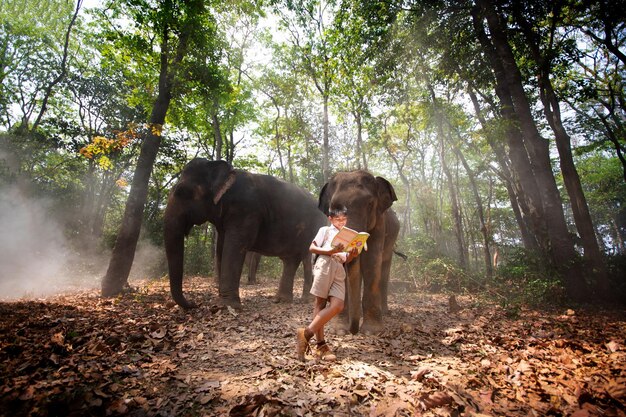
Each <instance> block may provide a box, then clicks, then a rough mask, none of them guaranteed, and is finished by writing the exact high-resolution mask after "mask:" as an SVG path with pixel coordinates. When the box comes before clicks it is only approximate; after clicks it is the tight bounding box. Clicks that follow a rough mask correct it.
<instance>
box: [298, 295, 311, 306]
mask: <svg viewBox="0 0 626 417" xmlns="http://www.w3.org/2000/svg"><path fill="white" fill-rule="evenodd" d="M300 301H301V302H302V303H304V304H309V303H312V302H313V295H311V293H307V294H302V297H300Z"/></svg>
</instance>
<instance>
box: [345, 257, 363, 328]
mask: <svg viewBox="0 0 626 417" xmlns="http://www.w3.org/2000/svg"><path fill="white" fill-rule="evenodd" d="M346 297H347V302H348V305H347V307H348V325H349V328H350V333H352V334H357V333H358V332H359V325H360V323H361V262H359V259H358V258H357V259H356V260H354V261H352V262H351V263H350V264H349V265H348V268H347V276H346Z"/></svg>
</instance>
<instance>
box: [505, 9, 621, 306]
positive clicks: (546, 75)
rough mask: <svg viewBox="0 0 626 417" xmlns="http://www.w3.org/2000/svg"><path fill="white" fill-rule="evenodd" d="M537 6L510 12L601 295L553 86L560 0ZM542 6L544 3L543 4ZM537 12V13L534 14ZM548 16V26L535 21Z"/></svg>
mask: <svg viewBox="0 0 626 417" xmlns="http://www.w3.org/2000/svg"><path fill="white" fill-rule="evenodd" d="M538 6H539V7H535V8H533V7H528V8H527V9H526V10H522V5H521V4H518V3H514V8H513V13H512V14H513V16H514V19H515V21H516V22H517V24H518V25H519V26H520V28H521V29H522V33H523V34H524V40H525V44H526V45H527V46H528V48H529V50H530V56H531V57H532V59H533V60H534V64H535V65H534V70H535V74H536V77H537V84H538V87H539V96H540V98H541V102H542V104H543V111H544V114H545V117H546V119H547V121H548V124H549V125H550V128H551V129H552V131H553V133H554V137H555V141H556V146H557V149H558V152H559V163H560V166H561V172H562V174H563V182H564V183H565V188H566V189H567V193H568V195H569V200H570V204H571V207H572V213H573V215H574V222H575V223H576V229H577V230H578V233H579V235H580V238H581V241H582V246H583V249H584V258H585V260H587V262H588V264H589V266H590V267H591V271H590V272H591V275H595V278H596V281H597V287H598V290H599V291H600V292H601V293H602V294H603V296H608V295H609V294H608V290H609V283H608V280H607V271H606V266H605V264H604V260H603V258H602V254H601V252H600V246H599V245H598V241H597V239H596V233H595V230H594V227H593V222H592V220H591V215H590V214H589V207H588V205H587V200H586V198H585V194H584V193H583V188H582V185H581V182H580V177H579V175H578V171H577V170H576V166H575V165H574V158H573V155H572V145H571V140H570V136H569V134H568V132H567V130H566V128H565V126H564V124H563V120H562V117H561V106H560V101H559V99H558V98H557V95H556V92H555V90H554V87H553V81H552V78H553V77H554V71H555V69H554V67H555V65H556V64H557V63H556V62H555V61H556V59H555V57H557V56H563V55H565V54H561V53H559V48H561V47H562V46H561V45H559V44H558V29H559V27H560V26H561V23H562V19H563V13H565V11H564V10H563V8H562V6H561V4H560V3H559V2H555V3H551V4H550V6H548V7H549V9H548V8H547V7H545V6H547V5H544V4H543V3H540V4H539V5H538ZM542 6H544V7H542ZM537 14H538V15H539V16H537ZM546 15H547V16H548V24H547V25H546V26H547V28H542V27H540V25H539V24H538V23H537V21H538V20H539V19H541V20H544V19H545V16H546Z"/></svg>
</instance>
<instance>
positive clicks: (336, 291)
mask: <svg viewBox="0 0 626 417" xmlns="http://www.w3.org/2000/svg"><path fill="white" fill-rule="evenodd" d="M311 294H313V295H314V296H316V297H320V298H328V297H337V298H338V299H340V300H345V298H346V271H345V269H344V267H343V264H342V263H340V262H339V261H337V260H335V259H332V258H331V257H330V256H326V255H320V256H318V258H317V261H316V262H315V265H314V266H313V285H312V286H311Z"/></svg>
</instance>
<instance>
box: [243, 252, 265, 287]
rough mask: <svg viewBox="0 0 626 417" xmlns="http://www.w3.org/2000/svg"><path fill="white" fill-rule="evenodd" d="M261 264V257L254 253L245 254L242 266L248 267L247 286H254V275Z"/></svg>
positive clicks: (255, 281)
mask: <svg viewBox="0 0 626 417" xmlns="http://www.w3.org/2000/svg"><path fill="white" fill-rule="evenodd" d="M260 262H261V255H259V254H258V253H256V252H248V253H246V257H245V260H244V264H245V265H246V267H248V285H252V284H256V283H257V280H256V273H257V271H258V269H259V263H260Z"/></svg>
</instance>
